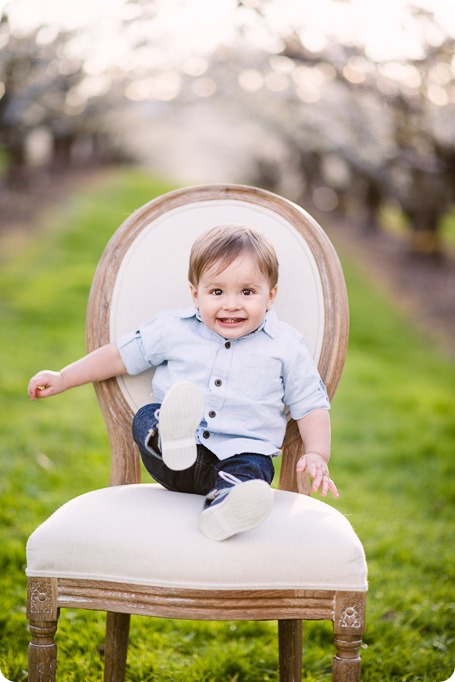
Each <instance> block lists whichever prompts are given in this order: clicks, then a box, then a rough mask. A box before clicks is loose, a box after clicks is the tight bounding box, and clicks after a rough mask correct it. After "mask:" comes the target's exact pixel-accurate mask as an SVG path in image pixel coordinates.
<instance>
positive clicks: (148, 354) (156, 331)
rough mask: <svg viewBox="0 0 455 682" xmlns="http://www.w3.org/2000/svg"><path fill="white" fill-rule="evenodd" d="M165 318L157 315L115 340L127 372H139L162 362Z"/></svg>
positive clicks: (165, 335)
mask: <svg viewBox="0 0 455 682" xmlns="http://www.w3.org/2000/svg"><path fill="white" fill-rule="evenodd" d="M166 329H167V324H166V318H165V317H164V316H162V315H157V316H156V317H154V318H153V319H152V320H151V321H150V322H147V323H146V324H144V325H142V326H140V327H138V328H137V329H135V330H134V331H132V332H129V333H128V334H125V335H123V336H121V337H119V338H118V339H117V340H116V342H115V343H116V346H117V350H118V352H119V354H120V357H121V358H122V360H123V364H124V365H125V368H126V371H127V372H128V374H132V375H133V374H140V373H141V372H144V371H145V370H147V369H150V367H155V366H157V365H160V364H161V363H162V362H164V359H165V347H166V337H167V334H166Z"/></svg>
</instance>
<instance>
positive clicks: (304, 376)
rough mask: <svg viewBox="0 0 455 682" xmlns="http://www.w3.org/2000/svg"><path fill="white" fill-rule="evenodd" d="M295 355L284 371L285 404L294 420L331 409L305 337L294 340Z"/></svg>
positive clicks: (290, 357)
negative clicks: (314, 411) (313, 412)
mask: <svg viewBox="0 0 455 682" xmlns="http://www.w3.org/2000/svg"><path fill="white" fill-rule="evenodd" d="M292 345H293V349H292V350H293V353H290V354H289V362H287V363H286V364H285V369H284V377H283V379H284V402H285V404H286V405H287V406H288V408H289V412H290V414H291V417H292V418H293V419H301V418H302V417H304V416H305V415H306V414H308V413H309V412H312V411H313V410H317V409H323V410H328V409H330V401H329V398H328V395H327V391H326V388H325V386H324V382H323V381H322V379H321V376H320V374H319V372H318V368H317V366H316V363H315V361H314V359H313V357H312V355H311V353H310V350H309V348H308V346H307V345H306V343H305V340H304V339H303V337H300V336H299V337H298V338H295V339H294V340H293V344H292Z"/></svg>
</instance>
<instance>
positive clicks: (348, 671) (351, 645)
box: [332, 635, 362, 682]
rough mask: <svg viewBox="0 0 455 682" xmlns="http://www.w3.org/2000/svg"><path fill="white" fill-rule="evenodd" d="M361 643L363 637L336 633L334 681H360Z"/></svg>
mask: <svg viewBox="0 0 455 682" xmlns="http://www.w3.org/2000/svg"><path fill="white" fill-rule="evenodd" d="M361 644H362V639H361V638H359V637H357V636H356V635H335V647H336V651H337V653H336V656H334V659H333V678H332V679H333V682H360V663H361V662H360V656H359V649H360V645H361Z"/></svg>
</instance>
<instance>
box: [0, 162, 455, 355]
mask: <svg viewBox="0 0 455 682" xmlns="http://www.w3.org/2000/svg"><path fill="white" fill-rule="evenodd" d="M105 172H106V171H103V170H99V169H92V170H88V171H87V169H84V170H82V171H72V172H71V173H64V174H61V175H60V176H58V177H52V179H48V180H47V181H43V180H40V181H38V182H35V183H32V184H31V185H29V187H28V188H27V190H25V189H18V190H16V191H14V192H12V191H6V190H3V191H0V252H3V255H4V254H5V252H6V255H7V254H8V245H9V244H11V243H13V244H17V243H19V244H20V243H21V242H24V240H26V239H27V236H28V235H29V234H30V232H31V231H35V230H36V229H37V228H38V227H40V226H41V225H42V224H43V223H44V222H45V219H46V215H47V212H48V211H49V210H51V209H53V208H54V207H55V206H56V205H58V204H62V203H64V202H65V201H66V199H67V198H68V196H69V195H71V194H72V193H74V192H75V191H77V190H78V189H80V188H82V187H84V186H87V185H88V184H89V183H93V182H96V181H97V180H98V179H101V178H102V176H103V175H104V174H105ZM320 220H321V224H322V225H323V226H324V227H325V229H326V230H327V233H328V234H329V236H330V238H331V239H332V240H333V242H334V244H335V247H336V248H337V249H338V250H339V251H340V252H341V253H345V254H346V255H347V256H349V257H350V258H352V259H353V260H354V261H355V262H356V264H357V265H358V266H359V267H360V268H361V269H362V270H363V271H364V272H365V273H366V274H367V276H368V277H370V278H371V279H373V280H374V281H375V282H376V283H377V284H378V285H379V286H380V287H381V288H382V289H383V290H384V291H385V292H386V293H387V294H388V295H390V296H391V297H392V298H393V300H394V301H395V303H397V304H398V305H399V306H400V307H401V308H402V309H403V310H404V312H405V313H406V314H407V315H408V316H409V317H410V318H411V319H413V320H414V321H415V322H416V323H417V324H418V326H419V327H420V328H421V329H422V330H423V332H424V333H425V334H426V335H427V336H428V337H429V338H430V339H432V340H434V341H435V342H436V343H437V344H438V345H439V347H440V348H441V350H442V352H444V353H447V354H449V355H450V356H451V357H452V358H454V359H455V257H454V255H453V254H451V255H447V256H445V257H444V258H443V259H441V260H439V261H435V260H430V259H422V258H421V259H418V258H417V257H415V256H414V257H413V256H411V255H410V254H409V251H408V249H407V246H406V244H405V243H404V241H403V240H400V239H399V238H398V237H396V236H394V235H391V234H387V233H384V232H371V231H370V232H367V231H365V230H362V229H361V228H360V227H358V226H357V227H356V226H353V225H352V224H350V223H348V222H347V221H346V220H343V219H342V218H337V217H333V216H330V217H326V216H324V217H323V218H322V219H320ZM119 223H120V219H119Z"/></svg>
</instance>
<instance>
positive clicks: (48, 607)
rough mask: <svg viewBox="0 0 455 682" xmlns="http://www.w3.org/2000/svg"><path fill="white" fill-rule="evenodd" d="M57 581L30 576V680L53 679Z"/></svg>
mask: <svg viewBox="0 0 455 682" xmlns="http://www.w3.org/2000/svg"><path fill="white" fill-rule="evenodd" d="M58 615H59V611H58V608H57V581H56V580H54V579H50V578H30V579H29V581H28V599H27V617H28V619H29V629H30V633H31V635H32V640H31V642H30V644H29V648H28V680H29V682H55V675H56V668H57V645H56V644H55V640H54V636H55V633H56V631H57V622H58Z"/></svg>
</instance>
